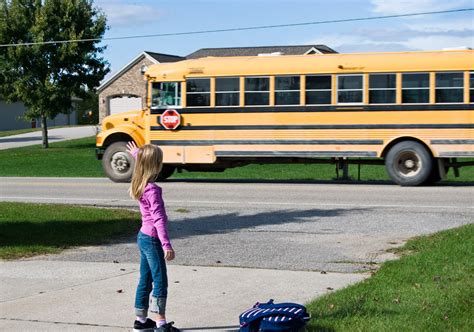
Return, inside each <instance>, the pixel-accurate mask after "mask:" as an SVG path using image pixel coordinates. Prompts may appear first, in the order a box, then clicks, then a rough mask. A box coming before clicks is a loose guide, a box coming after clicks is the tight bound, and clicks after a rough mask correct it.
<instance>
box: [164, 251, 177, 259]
mask: <svg viewBox="0 0 474 332" xmlns="http://www.w3.org/2000/svg"><path fill="white" fill-rule="evenodd" d="M174 257H175V254H174V250H173V249H169V250H165V259H166V260H167V261H172V260H173V259H174Z"/></svg>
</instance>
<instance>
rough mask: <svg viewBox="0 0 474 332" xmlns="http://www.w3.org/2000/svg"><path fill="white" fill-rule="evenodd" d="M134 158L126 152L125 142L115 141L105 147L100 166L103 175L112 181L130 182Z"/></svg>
mask: <svg viewBox="0 0 474 332" xmlns="http://www.w3.org/2000/svg"><path fill="white" fill-rule="evenodd" d="M134 162H135V160H134V159H133V157H132V156H131V155H130V154H129V153H128V152H127V143H126V142H115V143H113V144H110V145H109V146H108V147H107V149H105V152H104V156H103V158H102V166H103V168H104V172H105V175H107V177H108V178H109V179H111V180H112V181H114V182H130V180H131V179H132V174H133V165H134Z"/></svg>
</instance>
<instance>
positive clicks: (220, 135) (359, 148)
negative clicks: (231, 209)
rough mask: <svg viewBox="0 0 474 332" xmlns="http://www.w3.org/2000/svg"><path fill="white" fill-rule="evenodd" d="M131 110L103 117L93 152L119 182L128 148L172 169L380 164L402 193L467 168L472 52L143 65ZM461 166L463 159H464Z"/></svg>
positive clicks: (471, 151)
mask: <svg viewBox="0 0 474 332" xmlns="http://www.w3.org/2000/svg"><path fill="white" fill-rule="evenodd" d="M145 77H146V81H147V87H148V90H147V91H148V97H147V100H148V101H147V107H146V108H145V109H143V110H140V111H136V112H129V113H122V114H117V115H113V116H109V117H106V118H105V119H104V120H103V123H102V132H101V133H100V134H99V135H98V136H97V154H98V157H99V158H102V159H103V165H104V169H105V172H106V173H107V175H108V176H109V177H110V178H111V179H113V180H114V181H128V180H129V179H130V176H131V172H132V170H131V165H132V163H133V160H132V158H130V156H129V155H128V154H127V153H126V151H125V143H126V142H127V141H129V140H133V141H135V142H136V143H137V144H138V145H142V144H145V143H152V144H156V145H158V146H160V147H161V149H162V150H163V152H164V163H165V164H164V168H163V171H162V173H161V174H160V177H161V178H162V179H164V178H167V177H169V176H170V175H171V174H172V173H173V172H174V171H175V170H176V169H178V170H179V169H184V170H188V171H222V170H224V169H226V168H230V167H237V166H242V165H247V164H250V163H259V164H264V163H316V162H335V161H338V160H339V161H343V162H344V163H351V162H356V163H382V164H383V163H384V164H385V166H386V169H387V172H388V174H389V175H390V177H391V178H392V180H393V181H394V182H395V183H397V184H400V185H404V186H414V185H420V184H425V183H430V182H435V181H438V180H439V179H441V178H442V177H443V176H444V174H445V173H446V171H447V170H448V169H449V168H453V169H454V170H455V171H456V172H457V171H458V168H459V167H461V166H466V165H473V162H472V161H470V160H469V159H467V160H465V159H462V158H473V157H474V124H473V120H474V112H473V110H474V104H473V103H474V51H472V50H451V51H433V52H397V53H360V54H318V55H301V56H293V55H292V56H282V55H280V56H275V55H262V56H253V57H225V58H224V57H208V58H201V59H194V60H185V61H180V62H174V63H166V64H157V65H153V66H151V67H150V68H149V69H148V71H147V72H146V74H145ZM471 160H472V159H471Z"/></svg>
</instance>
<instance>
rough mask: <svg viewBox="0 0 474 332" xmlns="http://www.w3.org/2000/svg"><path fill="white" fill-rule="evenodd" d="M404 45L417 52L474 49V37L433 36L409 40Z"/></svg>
mask: <svg viewBox="0 0 474 332" xmlns="http://www.w3.org/2000/svg"><path fill="white" fill-rule="evenodd" d="M401 44H402V45H404V46H406V47H408V48H412V49H417V50H440V49H443V48H453V47H463V46H465V47H470V48H474V37H473V36H467V37H456V36H446V35H431V36H420V37H414V38H409V39H408V40H406V41H403V42H402V43H401Z"/></svg>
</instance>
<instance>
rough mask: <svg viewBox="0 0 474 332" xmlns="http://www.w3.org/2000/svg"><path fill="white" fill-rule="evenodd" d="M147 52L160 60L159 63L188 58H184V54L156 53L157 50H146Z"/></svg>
mask: <svg viewBox="0 0 474 332" xmlns="http://www.w3.org/2000/svg"><path fill="white" fill-rule="evenodd" d="M145 53H146V54H148V55H149V56H151V57H152V58H153V59H155V60H156V61H158V63H163V62H176V61H180V60H185V59H186V58H183V57H182V56H177V55H171V54H163V53H155V52H149V51H145Z"/></svg>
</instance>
